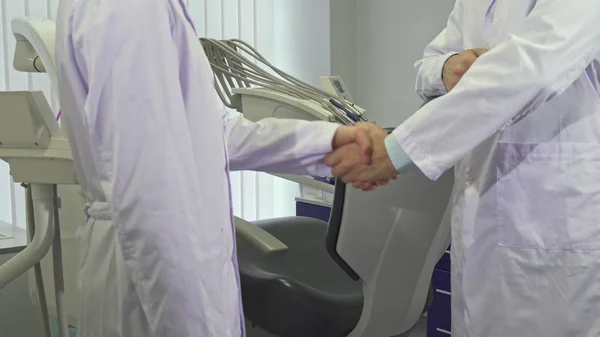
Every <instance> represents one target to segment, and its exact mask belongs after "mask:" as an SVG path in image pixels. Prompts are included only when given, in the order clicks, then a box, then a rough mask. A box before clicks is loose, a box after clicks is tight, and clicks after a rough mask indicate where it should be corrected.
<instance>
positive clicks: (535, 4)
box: [393, 0, 600, 337]
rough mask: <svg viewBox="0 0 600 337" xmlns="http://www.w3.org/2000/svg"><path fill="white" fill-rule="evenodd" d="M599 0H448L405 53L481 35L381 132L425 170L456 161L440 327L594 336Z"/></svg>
mask: <svg viewBox="0 0 600 337" xmlns="http://www.w3.org/2000/svg"><path fill="white" fill-rule="evenodd" d="M598 22H600V2H599V1H597V0H577V1H572V0H538V1H535V0H496V1H492V0H457V1H456V5H455V8H454V11H453V12H452V14H451V16H450V19H449V21H448V25H447V28H446V29H445V30H444V31H443V32H442V34H440V35H439V36H438V37H437V38H436V39H435V40H434V41H433V42H432V44H431V45H430V46H428V47H427V50H426V52H425V57H424V59H423V60H421V61H420V62H418V63H417V67H418V71H419V74H418V80H417V91H418V92H419V93H420V94H421V95H422V96H423V97H431V96H436V95H438V94H441V93H443V92H444V90H443V84H442V81H441V71H442V67H443V64H444V62H445V60H446V59H447V57H448V55H449V54H451V53H456V52H461V51H463V50H464V49H470V48H490V51H489V52H488V53H486V54H484V55H483V56H482V57H481V58H479V59H478V60H477V61H476V62H475V63H474V64H473V66H472V67H471V68H470V70H469V71H468V72H467V73H466V75H465V76H464V77H463V78H462V80H461V81H460V82H459V83H458V85H457V86H456V87H455V88H454V89H453V90H452V91H451V92H450V93H448V94H446V95H444V96H442V97H440V98H438V99H436V100H434V101H432V102H430V103H429V104H427V105H426V106H424V107H423V108H422V109H421V110H420V111H418V112H417V113H416V114H415V115H413V116H412V117H411V118H409V119H408V120H407V121H406V123H404V124H403V125H401V126H400V127H399V128H397V129H396V130H395V131H394V133H393V135H394V137H395V139H396V140H397V141H398V143H399V144H400V145H401V146H402V147H403V149H404V150H406V152H407V153H408V154H409V156H410V157H411V159H412V160H413V161H414V162H415V163H416V165H417V166H418V167H419V168H420V169H421V170H422V171H423V172H424V173H425V174H426V175H427V176H429V177H430V178H432V179H435V178H437V177H439V176H440V174H442V173H443V172H444V171H445V170H447V169H449V168H451V167H452V166H453V165H455V164H456V166H455V171H456V191H455V195H454V198H453V201H452V203H453V204H452V205H453V211H452V335H453V336H458V337H592V336H600V78H599V72H598V71H600V62H599V58H598V56H599V54H598V50H599V48H600V29H599V28H598V27H599V26H598Z"/></svg>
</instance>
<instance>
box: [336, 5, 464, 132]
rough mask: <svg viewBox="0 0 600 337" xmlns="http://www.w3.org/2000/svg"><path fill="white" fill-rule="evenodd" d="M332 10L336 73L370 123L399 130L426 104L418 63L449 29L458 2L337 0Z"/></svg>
mask: <svg viewBox="0 0 600 337" xmlns="http://www.w3.org/2000/svg"><path fill="white" fill-rule="evenodd" d="M331 6H332V7H331V20H332V38H331V40H332V70H333V71H332V72H333V73H335V74H340V75H341V76H342V77H344V78H345V79H346V80H345V82H346V83H347V84H348V86H349V87H350V89H351V90H352V91H353V96H354V98H355V100H356V101H357V103H358V104H359V105H361V106H363V107H364V108H365V109H367V111H368V117H369V119H370V120H375V121H376V122H378V124H380V125H383V126H397V125H398V124H400V123H401V122H402V121H404V120H405V119H406V118H407V117H409V116H410V115H412V114H413V113H414V112H415V111H416V110H417V108H418V107H419V105H420V104H421V101H420V99H419V97H418V96H417V95H416V94H415V90H414V82H415V75H416V73H415V71H414V68H413V64H414V63H415V61H417V60H418V59H419V58H421V56H422V53H423V49H424V48H425V46H426V45H427V44H428V43H429V42H430V41H431V40H432V39H433V38H434V37H435V36H436V35H437V34H438V33H439V32H440V31H441V30H442V29H443V28H444V26H445V25H446V21H447V19H448V15H449V14H450V12H451V10H452V7H453V6H454V0H408V1H407V0H405V1H401V0H332V1H331ZM352 37H354V38H355V40H354V41H353V39H352ZM352 51H355V52H354V54H353V53H352ZM354 55H356V56H355V57H356V60H354V59H353V57H354Z"/></svg>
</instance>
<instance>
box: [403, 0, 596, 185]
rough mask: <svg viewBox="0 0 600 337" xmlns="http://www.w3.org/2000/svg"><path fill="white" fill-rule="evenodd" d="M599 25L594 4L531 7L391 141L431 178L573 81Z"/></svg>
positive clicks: (566, 0) (558, 2) (556, 1)
mask: <svg viewBox="0 0 600 337" xmlns="http://www.w3.org/2000/svg"><path fill="white" fill-rule="evenodd" d="M599 21H600V2H599V1H598V0H578V1H571V0H538V1H537V4H536V5H535V7H534V8H533V10H532V11H531V13H530V15H529V16H528V17H527V18H526V19H525V20H524V21H523V22H522V23H521V24H520V26H518V27H515V31H514V32H513V33H512V34H510V36H509V37H508V39H507V40H506V41H505V42H504V43H502V44H500V45H498V46H496V47H495V48H493V49H491V50H490V51H489V52H487V53H486V54H484V55H482V56H481V57H480V58H479V59H478V61H477V62H476V63H475V64H474V65H473V66H472V67H471V68H470V69H469V71H468V72H467V73H466V74H465V76H464V77H463V78H462V79H461V81H460V82H459V83H458V85H457V86H456V87H454V89H453V90H452V91H451V92H450V93H448V94H446V95H444V96H442V97H440V98H438V99H435V100H433V101H432V102H430V103H429V104H427V105H425V106H424V107H422V108H421V109H420V110H419V111H417V112H416V113H415V114H414V115H413V116H411V117H410V118H409V119H408V120H406V121H405V122H404V123H403V124H402V125H400V126H399V127H398V128H396V129H395V130H394V132H393V133H392V135H393V136H394V139H395V140H396V142H397V143H398V145H400V147H401V148H402V149H403V150H404V151H406V153H407V154H408V156H409V157H410V158H411V160H412V161H413V162H414V163H415V164H416V165H417V166H418V167H419V168H420V169H421V171H423V172H424V173H425V175H427V176H428V177H429V178H431V179H436V178H438V177H439V176H440V175H441V174H442V173H443V172H444V171H446V170H447V169H449V168H450V167H451V166H453V165H454V164H455V163H456V162H457V161H458V160H460V159H461V158H463V157H464V156H465V155H466V154H467V153H468V152H469V151H471V150H472V149H473V148H474V147H475V146H477V145H479V144H480V143H482V142H483V141H484V140H485V139H487V138H489V137H490V136H492V135H493V134H495V133H497V132H498V131H501V130H503V129H505V128H506V127H508V126H510V125H511V124H512V123H513V122H514V121H516V120H518V119H519V118H522V117H524V116H525V115H526V114H527V113H529V112H531V111H534V110H535V109H536V108H538V107H539V106H540V105H542V104H544V102H546V101H547V100H548V99H550V98H551V97H553V96H554V95H557V94H560V93H562V92H563V91H564V90H566V89H567V88H568V87H569V86H570V85H571V84H572V83H573V82H574V81H575V80H576V79H577V78H579V77H580V76H581V75H582V73H583V72H584V71H585V68H586V67H587V66H588V65H589V64H590V63H591V61H592V60H593V59H594V58H595V57H596V56H597V48H598V46H600V30H599V29H598V24H597V23H598V22H599ZM573 104H577V102H573Z"/></svg>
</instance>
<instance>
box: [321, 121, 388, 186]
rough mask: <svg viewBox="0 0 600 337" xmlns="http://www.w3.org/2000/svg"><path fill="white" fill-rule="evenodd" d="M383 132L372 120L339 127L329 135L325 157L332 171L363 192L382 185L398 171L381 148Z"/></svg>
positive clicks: (383, 139) (383, 138)
mask: <svg viewBox="0 0 600 337" xmlns="http://www.w3.org/2000/svg"><path fill="white" fill-rule="evenodd" d="M387 135H388V134H387V132H385V131H384V130H382V129H381V128H380V127H379V126H377V125H375V124H372V123H357V124H356V125H355V126H342V127H340V128H339V129H338V130H337V132H336V134H335V136H334V138H333V144H332V145H333V152H331V153H330V154H329V155H327V157H325V164H326V165H327V166H329V167H331V169H332V174H333V175H334V176H336V177H339V178H340V179H342V181H343V182H345V183H347V184H352V185H353V186H354V187H355V188H360V189H362V190H363V191H370V190H374V189H376V188H377V187H378V186H380V185H385V184H387V183H388V182H389V180H390V179H396V178H397V177H398V172H397V171H396V168H395V167H394V165H393V164H392V161H391V160H390V157H389V156H388V153H387V150H386V148H385V142H384V141H385V138H386V137H387Z"/></svg>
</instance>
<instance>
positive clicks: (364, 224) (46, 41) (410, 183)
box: [0, 18, 453, 337]
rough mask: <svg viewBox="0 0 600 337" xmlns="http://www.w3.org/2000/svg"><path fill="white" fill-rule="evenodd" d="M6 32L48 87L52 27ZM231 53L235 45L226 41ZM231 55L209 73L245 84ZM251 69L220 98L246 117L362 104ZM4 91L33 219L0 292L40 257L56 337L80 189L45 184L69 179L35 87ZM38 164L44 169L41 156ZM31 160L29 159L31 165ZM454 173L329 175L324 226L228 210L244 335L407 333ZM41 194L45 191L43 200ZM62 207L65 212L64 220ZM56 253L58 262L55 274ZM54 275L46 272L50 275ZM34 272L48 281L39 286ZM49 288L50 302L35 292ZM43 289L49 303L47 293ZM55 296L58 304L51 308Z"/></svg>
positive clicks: (369, 336) (63, 314) (11, 151)
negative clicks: (358, 180)
mask: <svg viewBox="0 0 600 337" xmlns="http://www.w3.org/2000/svg"><path fill="white" fill-rule="evenodd" d="M12 30H13V34H14V35H15V38H16V39H17V43H18V46H17V50H16V54H15V63H14V65H15V68H17V70H20V71H26V72H34V71H35V72H40V71H42V70H43V71H45V72H47V73H48V75H49V76H50V78H51V82H52V83H56V71H55V68H54V67H53V65H54V60H53V57H52V55H53V50H54V44H53V41H54V38H53V35H54V24H53V23H52V22H49V21H48V20H41V21H39V20H34V19H30V18H24V19H17V20H13V22H12ZM242 45H243V44H240V46H242ZM206 46H207V48H208V47H210V48H213V47H214V46H215V45H213V44H208V45H206ZM211 46H212V47H211ZM210 48H209V49H210ZM209 51H210V50H209ZM221 51H222V49H216V48H213V49H212V54H210V53H209V54H208V55H213V56H214V59H216V60H221V61H222V59H223V58H222V57H221V56H219V55H221V54H219V53H220V52H221ZM228 51H229V52H231V53H233V49H231V48H230V49H228ZM256 56H258V57H260V55H256ZM260 58H262V57H260ZM229 60H230V61H231V63H228V64H229V67H231V68H232V69H233V70H232V72H233V75H235V76H232V77H224V75H223V74H224V73H223V72H222V69H224V68H222V67H216V66H215V65H213V66H214V67H215V73H216V74H217V75H216V77H217V78H218V79H219V78H220V81H221V83H223V84H225V85H226V86H227V85H230V86H233V87H235V85H232V84H236V83H237V84H238V85H239V84H240V83H241V84H244V85H246V84H247V83H246V77H244V76H241V75H240V74H243V73H241V72H240V71H241V70H239V67H238V65H239V64H240V63H239V62H237V61H236V59H235V58H234V57H231V58H230V59H229ZM262 60H263V61H266V60H264V58H263V59H262ZM21 61H22V62H21ZM221 61H219V62H221ZM215 62H216V61H215ZM215 64H216V65H219V64H221V65H222V63H215ZM253 69H254V68H253ZM216 70H218V71H219V72H217V71H216ZM248 71H249V72H251V73H252V78H253V81H254V82H253V84H255V85H256V84H257V83H258V84H262V85H263V87H264V88H262V89H261V88H250V87H244V88H241V87H238V88H234V89H235V90H232V91H231V92H229V93H227V94H221V95H220V96H221V98H222V100H224V103H227V102H229V103H230V104H229V105H227V104H226V105H227V106H230V107H231V108H235V109H237V110H238V111H240V112H242V113H243V114H244V115H245V116H246V117H248V118H249V119H251V120H259V119H262V118H265V117H276V118H292V117H295V118H302V119H308V120H323V119H325V120H330V121H337V122H339V123H341V124H352V123H353V121H356V120H361V117H362V113H363V112H364V110H362V109H360V108H358V107H356V106H354V105H353V104H350V103H348V102H345V101H343V100H332V99H331V98H330V96H329V93H326V92H321V91H319V90H315V89H314V88H311V87H310V86H308V85H306V84H304V83H301V82H299V81H298V80H296V79H294V78H291V77H290V76H289V75H286V74H283V75H282V74H280V75H281V76H282V77H284V78H285V79H287V82H286V83H281V82H278V81H276V80H275V79H273V78H272V77H271V75H270V74H268V73H262V74H260V76H259V75H258V70H257V69H254V70H251V71H250V70H248ZM218 74H222V75H218ZM219 76H221V77H219ZM248 83H250V82H248ZM3 95H5V96H6V97H0V100H2V102H8V101H11V102H14V103H15V104H18V106H17V105H15V106H17V108H18V109H17V108H14V109H8V107H9V105H6V104H5V105H3V107H7V110H6V111H8V112H10V113H11V114H10V115H9V114H8V113H7V114H5V115H3V116H4V117H6V118H8V117H10V118H12V119H13V120H14V121H18V122H20V123H21V124H22V127H20V128H14V125H15V124H10V127H12V128H14V130H13V129H11V128H8V127H5V128H2V127H0V131H2V132H1V133H0V134H2V135H3V137H6V136H10V137H11V138H10V139H9V140H10V141H7V140H6V139H4V138H3V142H2V143H0V150H1V151H0V158H2V159H4V160H7V161H8V162H9V163H10V165H11V173H12V174H13V178H14V179H15V181H22V182H28V183H30V184H31V196H32V198H29V199H30V205H31V206H32V207H33V209H32V212H31V213H32V214H34V216H33V217H32V216H31V214H29V215H28V219H30V218H35V219H34V220H35V221H34V222H35V223H32V224H31V225H32V227H33V229H34V230H33V231H32V232H33V233H34V234H35V235H34V237H33V238H32V240H31V243H30V248H31V249H28V250H27V251H24V254H20V257H23V256H25V257H26V258H27V259H26V261H23V259H22V258H20V259H13V260H11V262H10V263H7V264H5V265H3V266H1V267H0V288H1V287H2V286H4V285H6V284H8V283H9V282H10V281H12V280H14V279H15V277H17V276H18V275H21V274H23V273H24V272H25V271H26V270H27V269H29V268H30V267H31V266H32V265H34V264H38V266H37V267H36V268H37V269H36V272H35V276H36V277H35V278H32V279H33V280H34V281H35V282H32V283H31V284H32V286H31V288H32V299H34V302H36V305H38V304H39V306H40V307H41V309H42V311H43V312H44V317H45V318H46V322H45V326H46V327H45V330H46V332H47V333H46V335H47V336H49V335H50V333H49V330H50V329H49V323H48V321H49V316H50V315H55V316H58V321H59V324H60V335H61V336H63V337H64V336H67V333H68V324H70V325H73V326H77V323H78V317H77V316H76V315H77V311H76V305H74V303H76V300H77V294H76V291H73V292H71V295H69V293H68V292H67V293H66V294H65V292H64V289H65V288H66V289H73V288H74V287H72V286H69V284H73V283H74V280H75V275H76V272H75V269H74V268H75V267H76V263H74V262H73V260H71V259H72V258H74V257H76V254H77V252H76V250H75V249H74V247H73V245H67V244H66V242H67V241H65V239H66V238H65V237H64V236H62V237H61V231H60V227H61V225H66V224H67V223H71V222H73V223H75V222H77V220H78V216H77V215H76V214H75V213H77V212H78V210H79V209H81V208H80V207H79V205H80V203H81V200H79V199H78V198H77V189H75V188H74V189H69V190H65V194H63V195H60V193H59V191H58V188H56V187H55V186H54V184H59V185H64V184H67V185H74V186H76V184H77V181H76V179H75V178H76V177H75V174H74V169H73V166H72V158H71V155H70V148H69V146H68V141H67V140H66V139H65V138H64V137H63V136H62V133H61V130H60V129H59V126H58V124H57V123H56V121H55V120H54V119H53V118H54V117H53V114H52V111H51V110H50V108H49V106H48V104H47V102H44V101H43V96H42V95H41V93H39V92H38V93H35V92H34V93H31V92H20V93H6V94H3ZM228 99H232V100H229V101H228ZM340 106H341V107H340ZM9 110H10V111H9ZM2 125H4V124H2ZM6 125H9V123H6ZM15 130H16V131H15ZM20 130H29V131H30V132H26V133H23V132H21V131H20ZM36 130H37V131H36ZM17 131H19V132H17ZM34 131H35V132H34ZM41 160H43V165H42V164H39V161H41ZM32 161H35V163H36V165H31V163H32ZM48 165H51V166H48ZM36 167H42V168H44V170H41V171H40V170H39V169H35V168H36ZM49 167H51V168H52V170H49V169H48V168H49ZM279 176H282V175H279ZM285 177H287V178H289V179H290V180H294V181H297V182H299V183H301V184H308V185H310V184H313V185H314V186H315V187H319V186H321V185H327V184H325V183H321V184H320V183H317V182H315V181H314V180H312V179H310V178H307V177H289V176H285ZM452 177H453V176H452V174H451V172H450V173H446V174H444V175H443V176H442V177H441V178H440V179H439V180H438V181H436V182H432V181H430V180H428V179H427V178H426V177H425V176H423V175H422V174H420V173H414V174H407V175H403V176H402V177H400V178H399V179H398V180H397V181H394V182H392V183H390V184H389V185H388V186H386V187H385V188H380V189H378V190H376V191H374V192H369V193H365V192H362V191H359V190H355V189H353V188H351V187H347V186H346V185H345V184H343V183H341V182H338V183H337V184H336V186H335V188H334V190H333V192H334V203H333V209H332V214H331V219H330V220H329V223H325V222H322V221H319V220H314V219H309V218H300V217H291V218H282V219H271V220H265V221H258V222H254V223H249V222H246V221H244V220H242V219H239V218H236V219H235V227H236V237H237V242H238V247H237V249H238V258H239V267H240V274H241V284H242V289H241V291H242V297H243V305H244V310H245V314H246V319H247V326H248V337H268V336H279V337H300V336H301V337H337V336H350V337H392V336H406V334H407V333H410V331H411V329H412V328H413V326H414V325H415V323H416V322H417V320H418V319H419V317H420V316H421V314H422V313H423V312H424V311H426V310H427V308H428V305H429V304H428V303H429V301H430V300H431V287H430V281H431V275H432V272H433V268H434V265H435V263H436V262H437V261H438V259H439V258H440V256H442V254H443V253H444V251H445V249H446V246H447V243H448V238H449V231H450V229H449V223H448V222H447V221H446V219H447V213H445V210H446V206H447V202H448V199H449V195H450V191H451V188H452V185H453V178H452ZM324 188H325V187H324ZM327 188H330V186H329V185H327ZM40 192H44V193H43V194H41V196H40V195H38V194H40ZM67 192H68V193H67ZM59 199H60V202H59ZM34 201H35V203H34ZM61 204H62V207H59V205H61ZM59 208H61V209H63V210H65V209H69V210H71V212H74V214H68V213H67V214H66V215H68V216H61V215H59V214H58V213H60V212H58V209H59ZM63 215H65V213H63ZM59 218H66V219H65V220H69V221H68V222H67V221H59ZM64 227H67V226H64ZM68 239H69V240H70V241H73V240H71V238H68ZM70 241H68V242H70ZM52 242H54V244H53V245H52V246H53V247H52V248H53V252H54V251H55V253H54V254H52V256H46V259H47V260H49V261H46V262H50V263H51V266H52V267H51V268H43V265H44V262H43V261H42V259H43V258H44V255H46V253H47V252H48V251H49V249H50V244H51V243H52ZM61 243H62V244H61ZM61 247H62V249H64V250H65V254H62V252H61ZM63 257H64V258H65V260H63ZM60 261H62V265H64V268H65V269H64V271H65V275H66V278H65V279H64V280H63V277H62V274H63V269H62V266H61V263H60ZM40 262H41V264H42V266H41V267H40V266H39V263H40ZM69 268H71V269H69ZM45 271H47V272H46V273H44V272H45ZM51 271H54V273H53V274H54V275H48V274H49V272H51ZM42 274H45V277H43V279H44V280H45V281H50V282H42V277H41V276H42ZM48 276H51V277H48ZM52 276H56V278H54V277H52ZM53 280H54V282H52V281H53ZM52 285H53V286H54V287H52ZM65 285H66V287H65ZM45 288H47V290H51V289H52V288H54V290H55V291H46V290H45ZM73 290H74V289H73ZM46 295H48V297H49V300H48V301H45V300H44V299H45V297H46ZM52 297H54V301H52V300H50V298H52ZM38 300H39V303H38ZM46 302H48V303H46ZM52 302H55V303H56V304H55V306H54V308H53V307H52V305H51V303H52ZM47 304H48V305H47ZM46 307H47V308H46ZM71 313H72V314H71Z"/></svg>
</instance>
